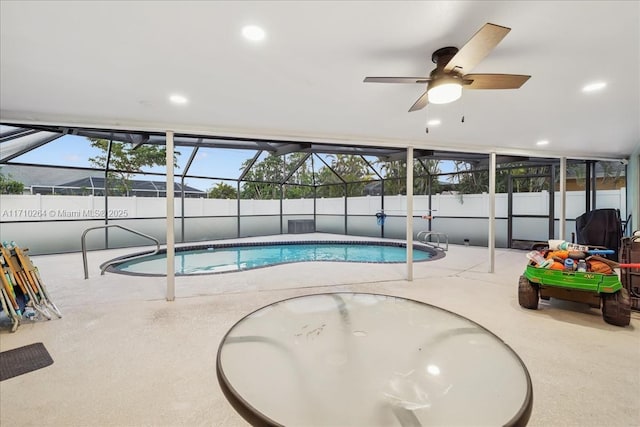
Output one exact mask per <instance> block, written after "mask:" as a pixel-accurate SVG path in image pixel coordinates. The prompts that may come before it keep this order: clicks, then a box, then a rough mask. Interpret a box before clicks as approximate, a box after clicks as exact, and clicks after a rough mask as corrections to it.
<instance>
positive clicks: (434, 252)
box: [100, 240, 446, 277]
mask: <svg viewBox="0 0 640 427" xmlns="http://www.w3.org/2000/svg"><path fill="white" fill-rule="evenodd" d="M308 244H312V245H314V244H317V245H335V244H340V245H374V246H395V247H401V248H406V247H407V244H406V242H399V241H389V240H284V241H283V240H280V241H266V242H235V243H231V242H230V243H207V244H196V245H185V246H180V247H176V248H175V251H176V252H184V251H190V250H204V249H210V248H211V249H223V248H231V247H234V248H235V247H251V246H282V245H308ZM413 249H414V250H419V251H423V252H428V253H430V254H431V258H428V259H424V260H418V261H414V262H428V261H436V260H438V259H441V258H444V256H445V255H446V253H445V251H444V249H442V248H439V247H435V246H432V245H428V244H423V243H417V242H413ZM153 252H154V251H153V250H149V251H142V252H136V253H132V254H127V255H122V256H119V257H116V258H112V259H110V260H108V261H105V262H103V263H102V264H100V269H101V270H102V269H103V267H104V266H105V265H107V264H111V265H109V266H108V267H106V268H104V271H108V272H110V273H115V274H123V275H127V276H140V277H166V276H167V275H166V274H156V273H138V272H131V271H122V270H119V269H117V268H115V267H116V266H117V265H118V264H120V263H122V262H126V261H127V259H129V258H133V257H137V256H141V255H149V254H152V253H153ZM166 252H167V249H166V248H162V249H160V250H159V251H158V254H165V253H166ZM304 262H341V263H351V264H405V263H406V261H389V262H375V261H336V260H314V261H283V262H278V263H274V264H269V265H262V266H258V267H251V268H239V269H237V270H230V271H212V272H206V273H189V274H183V273H175V276H176V277H178V276H179V277H190V276H209V275H212V274H227V273H238V272H241V271H249V270H256V269H260V268H269V267H274V266H277V265H285V264H297V263H304Z"/></svg>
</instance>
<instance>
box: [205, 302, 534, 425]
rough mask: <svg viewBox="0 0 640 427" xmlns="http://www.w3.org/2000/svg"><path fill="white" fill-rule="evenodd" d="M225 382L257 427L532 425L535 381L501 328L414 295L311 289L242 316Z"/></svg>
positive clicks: (221, 373)
mask: <svg viewBox="0 0 640 427" xmlns="http://www.w3.org/2000/svg"><path fill="white" fill-rule="evenodd" d="M217 374H218V378H219V382H220V385H221V387H222V389H223V391H224V392H225V395H226V396H227V398H228V399H229V401H230V402H231V403H232V404H233V405H234V407H235V408H236V409H237V410H238V412H239V413H240V414H241V415H242V416H243V417H245V419H247V420H248V421H249V422H250V423H252V424H254V425H258V424H260V425H286V426H426V425H439V426H444V425H455V426H463V425H468V426H481V425H487V426H489V425H490V426H498V425H526V423H527V421H528V419H529V416H530V413H531V406H532V401H533V392H532V388H531V379H530V377H529V373H528V371H527V369H526V367H525V366H524V364H523V363H522V360H520V358H519V357H518V355H517V354H516V353H515V352H514V351H513V350H512V349H511V348H510V347H509V346H507V345H506V344H505V343H504V342H503V341H502V340H501V339H500V338H498V337H497V336H496V335H494V334H493V333H491V332H490V331H488V330H487V329H485V328H483V327H482V326H480V325H478V324H477V323H474V322H472V321H471V320H468V319H466V318H464V317H462V316H459V315H457V314H455V313H452V312H449V311H446V310H443V309H440V308H438V307H435V306H432V305H429V304H425V303H422V302H418V301H413V300H409V299H405V298H399V297H393V296H386V295H376V294H365V293H330V294H317V295H306V296H301V297H296V298H291V299H287V300H284V301H280V302H276V303H273V304H270V305H268V306H266V307H263V308H261V309H259V310H257V311H255V312H253V313H251V314H249V315H247V316H246V317H244V318H243V319H241V320H240V321H239V322H238V323H236V324H235V325H234V326H233V327H232V328H231V329H230V330H229V332H228V333H227V335H226V336H225V337H224V338H223V340H222V342H221V344H220V347H219V350H218V358H217Z"/></svg>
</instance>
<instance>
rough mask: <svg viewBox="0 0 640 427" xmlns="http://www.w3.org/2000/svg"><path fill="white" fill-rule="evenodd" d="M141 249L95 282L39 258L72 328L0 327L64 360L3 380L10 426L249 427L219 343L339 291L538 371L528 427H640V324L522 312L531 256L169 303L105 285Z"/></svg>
mask: <svg viewBox="0 0 640 427" xmlns="http://www.w3.org/2000/svg"><path fill="white" fill-rule="evenodd" d="M298 236H300V235H298ZM302 237H303V238H307V239H321V238H330V239H336V238H344V237H343V236H332V235H320V234H313V235H304V236H302ZM296 238H299V237H296ZM236 240H238V239H236ZM239 240H242V239H239ZM261 240H292V236H290V235H284V236H270V237H267V238H261ZM358 240H361V239H358ZM139 250H140V248H135V249H119V250H109V251H94V252H90V253H89V267H90V278H89V279H88V280H84V279H83V271H82V256H81V254H79V253H74V254H61V255H46V256H34V257H33V258H32V259H33V261H34V264H35V265H37V266H38V267H39V269H40V273H41V276H42V278H43V280H44V281H45V283H46V285H47V287H48V289H49V292H50V294H51V296H52V299H53V300H54V302H55V303H56V304H57V305H58V307H59V308H60V309H61V310H62V312H63V315H64V317H63V318H62V319H55V318H54V319H53V320H51V321H37V322H25V323H23V324H22V325H21V326H20V328H19V329H18V331H17V332H16V333H10V332H9V329H8V325H7V321H6V318H4V319H3V320H4V324H3V325H2V327H1V328H0V350H1V351H5V350H9V349H13V348H17V347H21V346H24V345H28V344H31V343H35V342H42V343H44V345H45V346H46V348H47V350H48V351H49V353H50V354H51V356H52V358H53V360H54V363H53V365H51V366H48V367H46V368H43V369H40V370H37V371H34V372H31V373H28V374H25V375H21V376H18V377H14V378H11V379H8V380H5V381H2V382H1V383H0V424H1V425H3V426H10V425H12V426H29V425H40V426H42V425H49V426H143V425H145V426H182V425H203V426H230V427H233V426H245V425H247V423H246V422H245V421H244V420H243V419H242V418H241V417H240V416H239V415H238V414H237V413H236V412H235V410H234V409H233V408H232V407H231V406H230V404H229V403H228V402H227V400H226V399H225V397H224V395H223V394H222V392H221V390H220V387H219V385H218V382H217V379H216V372H215V362H216V353H217V349H218V344H219V343H220V340H221V339H222V337H223V336H224V334H225V333H226V332H227V330H228V329H229V328H230V327H231V326H233V325H234V323H235V322H237V321H238V320H240V319H241V318H242V317H243V316H245V315H246V314H248V313H250V312H251V311H253V310H256V309H258V308H260V307H262V306H265V305H267V304H269V303H272V302H275V301H278V300H282V299H285V298H289V297H292V296H297V295H304V294H312V293H323V292H332V291H359V292H369V293H381V294H387V295H395V296H401V297H407V298H411V299H415V300H418V301H423V302H426V303H429V304H432V305H435V306H438V307H441V308H444V309H447V310H450V311H453V312H455V313H458V314H460V315H463V316H465V317H467V318H469V319H471V320H473V321H475V322H477V323H479V324H481V325H483V326H484V327H486V328H488V329H489V330H491V331H492V332H493V333H495V334H496V335H498V336H499V337H500V338H502V339H503V340H504V341H505V342H506V343H507V344H508V345H509V346H511V348H513V349H514V350H515V351H516V352H517V353H518V355H519V356H520V357H521V358H522V360H523V361H524V363H525V364H526V366H527V368H528V370H529V373H530V375H531V379H532V382H533V391H534V403H533V412H532V415H531V419H530V421H529V425H530V426H560V425H562V426H638V425H640V406H639V404H638V390H640V313H638V312H632V320H631V325H630V326H628V327H625V328H620V327H616V326H612V325H609V324H607V323H605V322H604V321H603V320H602V315H601V312H600V310H597V309H592V308H588V307H587V306H586V305H582V304H577V303H570V302H564V301H559V300H553V299H552V300H551V301H549V302H541V304H540V309H539V310H537V311H532V310H525V309H522V308H521V307H520V306H519V305H518V300H517V281H518V276H519V275H520V274H521V273H522V270H523V269H524V265H525V263H526V259H525V252H524V251H518V250H500V249H498V250H497V251H496V252H497V254H496V272H495V273H488V251H487V249H486V248H479V247H465V246H455V245H452V246H450V248H449V251H448V252H447V256H446V257H445V258H443V259H440V260H436V261H432V262H421V263H415V264H414V280H413V281H412V282H408V281H406V280H405V277H406V266H405V265H404V264H357V263H333V262H332V263H326V262H322V263H320V262H314V263H296V264H286V265H279V266H274V267H269V268H262V269H257V270H249V271H244V272H236V273H225V274H216V275H207V276H194V277H178V278H176V300H175V301H173V302H167V301H165V292H166V291H165V284H166V279H165V278H158V277H135V276H126V275H120V274H113V273H106V274H105V275H104V276H100V274H99V270H98V265H99V264H100V263H102V262H104V261H106V260H108V259H111V258H114V257H115V256H118V255H121V254H125V253H131V252H136V251H139ZM256 363H260V361H259V360H257V361H256ZM265 368H266V367H265ZM478 393H482V390H478ZM461 410H464V408H461Z"/></svg>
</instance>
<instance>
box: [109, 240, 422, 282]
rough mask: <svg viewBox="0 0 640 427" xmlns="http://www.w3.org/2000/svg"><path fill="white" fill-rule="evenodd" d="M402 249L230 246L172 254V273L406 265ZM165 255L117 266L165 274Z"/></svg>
mask: <svg viewBox="0 0 640 427" xmlns="http://www.w3.org/2000/svg"><path fill="white" fill-rule="evenodd" d="M431 256H432V254H431V253H430V252H426V251H423V250H414V251H413V259H414V261H426V260H428V259H430V258H431ZM406 259H407V257H406V248H405V247H402V246H388V245H384V246H383V245H375V244H316V243H311V244H309V243H307V244H285V245H260V246H232V247H222V248H205V249H192V250H185V251H176V253H175V261H176V267H175V269H176V270H175V271H176V274H206V273H220V272H228V271H239V270H248V269H252V268H259V267H265V266H269V265H275V264H284V263H291V262H305V261H342V262H373V263H393V262H406ZM166 264H167V260H166V254H164V253H162V254H157V255H152V256H148V257H144V258H138V259H136V260H132V261H125V262H123V263H121V264H117V265H115V266H114V268H115V269H116V270H117V271H119V272H123V273H132V274H145V275H148V274H152V275H158V274H160V275H164V274H166Z"/></svg>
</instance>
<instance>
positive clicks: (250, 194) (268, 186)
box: [240, 154, 285, 200]
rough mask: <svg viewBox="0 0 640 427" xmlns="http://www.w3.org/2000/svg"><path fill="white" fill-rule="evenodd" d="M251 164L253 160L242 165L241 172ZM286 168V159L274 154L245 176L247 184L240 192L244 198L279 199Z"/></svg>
mask: <svg viewBox="0 0 640 427" xmlns="http://www.w3.org/2000/svg"><path fill="white" fill-rule="evenodd" d="M249 163H251V159H247V160H246V161H245V162H244V163H242V165H241V167H240V170H241V171H244V170H245V168H246V167H247V166H248V165H249ZM284 166H285V163H284V158H283V157H282V156H276V155H273V154H270V155H268V156H267V157H265V158H264V159H263V160H261V161H258V162H256V163H254V164H253V166H251V168H250V169H249V171H248V172H247V173H246V175H245V176H244V179H245V182H244V184H243V186H242V191H241V192H240V195H241V196H242V198H243V199H260V200H265V199H279V198H280V183H281V182H282V179H283V178H284Z"/></svg>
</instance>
